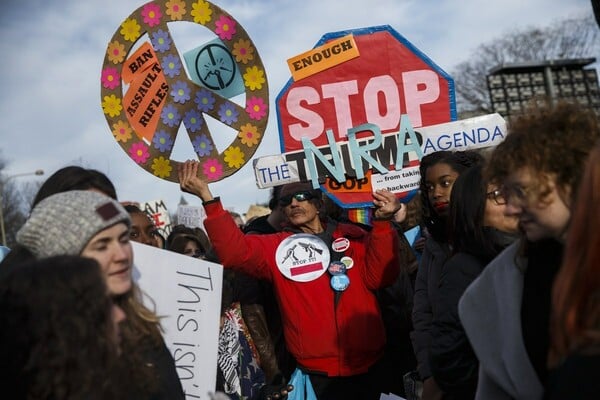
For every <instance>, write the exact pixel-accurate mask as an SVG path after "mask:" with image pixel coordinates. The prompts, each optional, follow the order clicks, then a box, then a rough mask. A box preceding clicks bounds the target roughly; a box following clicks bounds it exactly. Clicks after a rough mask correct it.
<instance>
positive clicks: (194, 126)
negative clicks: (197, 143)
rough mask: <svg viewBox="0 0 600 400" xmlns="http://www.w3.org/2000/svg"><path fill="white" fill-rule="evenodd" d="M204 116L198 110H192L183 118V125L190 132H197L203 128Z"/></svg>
mask: <svg viewBox="0 0 600 400" xmlns="http://www.w3.org/2000/svg"><path fill="white" fill-rule="evenodd" d="M203 122H204V120H203V119H202V115H201V114H200V113H199V112H198V111H196V110H190V111H188V112H186V113H185V115H184V116H183V124H184V125H185V127H186V128H187V129H188V131H190V132H196V131H197V130H199V129H200V128H202V123H203Z"/></svg>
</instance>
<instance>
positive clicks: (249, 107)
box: [246, 97, 267, 121]
mask: <svg viewBox="0 0 600 400" xmlns="http://www.w3.org/2000/svg"><path fill="white" fill-rule="evenodd" d="M246 112H247V113H248V115H249V116H250V118H252V119H255V120H257V121H260V119H261V118H263V117H264V116H265V115H267V105H266V104H265V101H264V100H263V99H262V98H261V97H251V98H250V100H248V102H247V103H246Z"/></svg>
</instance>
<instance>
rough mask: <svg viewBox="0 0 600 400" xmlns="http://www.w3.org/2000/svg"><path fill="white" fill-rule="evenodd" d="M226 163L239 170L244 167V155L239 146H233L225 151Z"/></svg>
mask: <svg viewBox="0 0 600 400" xmlns="http://www.w3.org/2000/svg"><path fill="white" fill-rule="evenodd" d="M224 154H225V158H224V160H225V162H226V163H227V165H229V167H230V168H239V167H241V166H242V165H244V153H243V152H242V150H240V148H239V147H237V146H232V147H230V148H228V149H227V150H225V151H224Z"/></svg>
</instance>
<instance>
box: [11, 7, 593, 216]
mask: <svg viewBox="0 0 600 400" xmlns="http://www.w3.org/2000/svg"><path fill="white" fill-rule="evenodd" d="M143 4H145V2H144V1H142V0H102V1H99V0H96V1H94V0H91V1H82V0H52V1H41V0H3V1H2V6H1V7H2V11H1V12H0V38H1V40H0V54H1V55H2V59H3V60H4V61H3V62H2V64H1V67H0V68H1V70H0V71H1V74H0V110H1V116H2V118H1V119H0V139H1V140H0V150H1V153H0V156H1V157H3V158H4V159H5V160H6V161H7V162H8V167H7V168H6V170H5V171H4V173H5V175H6V176H10V175H14V174H18V173H25V172H30V171H34V170H37V169H43V170H44V171H45V172H46V177H47V176H48V175H50V174H51V173H53V172H54V171H56V170H57V169H59V168H62V167H64V166H66V165H71V164H76V165H81V166H84V167H86V168H95V169H98V170H100V171H102V172H104V173H106V174H107V175H108V176H109V177H110V178H111V179H112V181H113V182H114V183H115V186H116V187H117V193H118V195H119V198H120V200H131V201H149V200H156V199H163V200H164V201H165V202H166V204H167V206H168V207H169V210H170V211H171V212H174V211H175V210H176V207H177V203H178V202H179V198H180V196H181V192H180V190H179V186H178V185H177V184H175V183H171V182H166V181H163V180H161V179H159V178H156V177H154V176H153V175H151V174H150V173H148V172H146V171H145V170H143V169H142V168H141V167H138V166H137V164H136V163H135V162H134V161H132V160H131V159H130V158H129V156H128V155H127V154H126V153H125V152H124V151H123V150H122V149H121V147H120V146H119V145H118V144H117V142H116V141H115V139H114V138H113V135H112V133H111V131H110V129H109V126H108V124H107V122H106V119H105V118H104V115H103V113H102V108H101V105H100V71H101V67H102V62H103V60H104V55H105V51H106V47H107V45H108V43H109V41H110V39H111V37H112V35H113V33H114V32H115V31H116V30H117V29H118V28H119V25H120V24H121V23H122V22H123V21H124V20H125V19H126V18H127V17H128V16H129V15H130V14H131V13H132V12H133V11H134V10H136V9H137V8H139V7H140V6H142V5H143ZM213 4H215V5H217V6H219V7H221V8H222V9H224V10H226V11H227V12H228V13H229V14H231V15H232V16H233V17H234V18H235V19H236V20H237V21H238V23H239V24H241V25H242V26H243V27H244V29H245V30H246V31H247V32H248V34H249V35H250V37H251V39H252V40H253V42H254V44H255V46H256V48H257V49H258V52H259V53H260V56H261V58H262V62H263V64H264V66H265V68H266V73H267V79H268V85H269V91H270V103H271V104H270V109H271V113H270V115H269V123H268V126H267V130H266V132H265V137H264V139H263V141H262V143H261V144H260V147H259V148H258V150H257V152H256V154H255V157H260V156H266V155H273V154H277V152H278V151H279V136H278V132H277V122H276V113H275V111H274V110H275V106H274V103H275V98H276V96H277V95H278V94H279V92H280V91H281V89H282V88H283V87H284V85H285V84H286V83H287V81H288V80H289V79H290V72H289V69H288V67H287V64H286V60H287V59H288V58H290V57H292V56H295V55H297V54H300V53H302V52H305V51H307V50H309V49H311V48H313V47H314V46H315V44H316V43H317V42H318V41H319V39H320V38H321V36H323V35H324V34H325V33H328V32H337V31H341V30H348V29H355V28H364V27H370V26H378V25H390V26H391V27H392V28H394V29H395V30H396V31H398V32H399V33H400V34H401V35H402V36H404V37H405V38H406V39H407V40H408V41H410V42H411V43H412V44H413V45H415V46H416V47H417V48H418V49H419V50H421V51H422V52H423V53H425V54H426V55H427V56H429V58H431V59H432V60H433V61H434V62H435V63H436V64H437V65H438V66H440V67H441V68H442V69H444V70H445V71H446V72H451V71H452V69H453V68H454V67H455V66H456V65H457V64H459V63H460V62H463V61H466V60H468V58H469V57H472V56H474V54H473V51H474V50H475V49H476V47H477V46H478V45H479V44H482V43H485V42H489V41H491V40H493V39H496V38H499V37H501V36H502V35H503V34H505V33H507V32H510V31H511V30H513V29H521V28H526V27H533V26H538V27H546V26H548V25H550V24H551V23H553V22H555V21H557V20H559V19H563V18H566V17H574V16H581V15H584V14H591V13H592V8H591V2H590V0H569V1H565V0H526V1H524V0H488V1H484V2H482V1H478V0H464V1H461V0H459V1H457V0H453V1H449V0H440V1H430V0H370V1H358V0H344V1H339V0H303V1H290V0H277V1H275V0H220V1H213ZM188 12H189V11H188ZM186 24H187V25H188V26H189V25H191V24H189V23H183V24H182V25H180V27H181V29H187V28H185V26H184V25H186ZM194 29H197V28H194ZM202 29H204V28H202ZM207 32H209V31H207ZM209 33H210V32H209ZM204 42H205V39H202V40H200V41H199V42H198V43H186V45H189V46H192V47H189V48H184V49H182V48H181V47H179V43H178V48H179V51H180V52H182V51H183V52H185V51H187V50H190V49H192V48H193V47H195V46H199V45H201V44H203V43H204ZM182 129H183V128H182ZM177 154H178V150H177V148H176V149H175V151H174V154H173V158H174V159H177V160H178V161H182V160H183V159H185V158H187V157H186V156H185V154H186V153H185V151H184V152H180V153H179V154H184V156H182V157H181V158H178V157H177ZM19 179H20V180H21V182H24V181H27V180H34V179H36V178H34V177H22V178H19ZM211 189H212V191H213V193H214V194H215V195H220V196H221V198H222V200H223V204H224V205H225V207H227V208H231V209H234V210H235V211H237V212H240V213H244V212H245V211H246V210H247V208H248V206H249V205H250V204H252V203H256V202H265V201H266V200H267V198H268V194H269V192H268V190H267V189H262V190H261V189H257V187H256V184H255V181H254V176H253V171H252V163H251V162H249V163H247V164H246V165H245V166H244V167H243V168H242V169H240V171H238V172H237V173H236V174H235V175H232V176H231V177H229V178H225V179H224V180H222V181H220V182H217V183H214V184H211ZM185 197H186V199H187V200H188V202H190V203H191V204H199V203H200V202H199V201H198V200H196V199H194V198H193V197H191V196H189V195H185Z"/></svg>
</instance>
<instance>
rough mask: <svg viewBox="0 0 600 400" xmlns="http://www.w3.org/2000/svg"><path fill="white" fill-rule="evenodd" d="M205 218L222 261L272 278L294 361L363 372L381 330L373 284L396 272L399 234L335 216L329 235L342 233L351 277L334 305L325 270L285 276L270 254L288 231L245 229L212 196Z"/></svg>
mask: <svg viewBox="0 0 600 400" xmlns="http://www.w3.org/2000/svg"><path fill="white" fill-rule="evenodd" d="M205 210H206V215H207V218H206V220H205V221H204V226H205V228H206V230H207V231H208V235H209V237H210V240H211V242H212V245H213V247H214V249H215V251H216V253H217V255H218V256H219V259H220V262H221V263H222V264H223V266H224V267H225V268H233V269H235V270H239V271H242V272H244V273H247V274H249V275H252V276H254V277H257V278H260V279H267V280H268V281H270V282H272V283H273V287H274V290H275V295H276V297H277V300H278V302H279V305H280V309H281V315H282V321H283V330H284V334H285V341H286V345H287V347H288V350H289V351H290V353H291V354H292V355H293V356H294V357H295V358H296V361H297V362H298V363H299V364H300V366H302V367H303V368H305V369H306V370H309V371H319V372H325V373H327V375H329V376H350V375H357V374H361V373H364V372H366V371H367V370H368V368H369V367H370V366H371V365H373V364H374V363H375V362H376V361H377V360H378V359H379V358H380V357H381V355H382V353H383V348H384V345H385V332H384V327H383V321H382V319H381V313H380V310H379V306H378V304H377V299H376V298H375V295H374V294H373V290H376V289H379V288H381V287H385V286H389V285H391V284H392V283H393V282H394V281H395V280H396V278H397V276H398V273H399V269H400V265H399V260H398V257H397V256H398V251H399V241H398V237H397V236H396V235H397V234H396V232H395V231H394V230H393V228H392V225H391V224H390V223H389V222H387V221H375V222H374V223H373V230H372V231H371V232H370V233H367V232H365V231H364V230H362V229H360V228H359V227H357V226H354V225H350V224H338V225H337V227H336V230H335V232H334V233H333V238H334V239H336V238H340V237H345V238H347V239H349V240H350V247H349V249H348V250H346V252H345V255H346V256H349V257H351V258H352V259H353V260H354V266H353V267H352V268H351V269H349V270H348V271H347V275H348V277H349V279H350V285H349V286H348V288H347V289H346V290H345V291H344V292H342V294H341V296H340V299H339V301H338V304H337V306H336V307H334V290H333V289H332V288H331V286H330V283H329V282H330V276H329V274H328V273H327V272H326V273H324V274H323V275H321V276H320V277H319V278H317V279H315V280H313V281H310V282H296V281H293V280H290V279H288V278H286V277H285V276H284V275H283V274H282V273H281V272H280V271H279V269H278V267H277V264H276V262H275V252H276V249H277V247H278V245H279V244H280V243H281V242H282V241H283V240H284V239H285V238H287V237H288V236H290V235H292V234H293V233H291V232H280V233H275V234H271V235H247V236H246V235H244V234H243V233H242V232H241V230H240V229H239V228H238V226H237V225H236V224H235V222H234V221H233V219H232V218H231V216H230V215H229V213H228V212H227V211H225V210H224V209H223V207H222V205H221V203H220V201H218V200H216V201H213V202H209V203H207V204H205Z"/></svg>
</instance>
